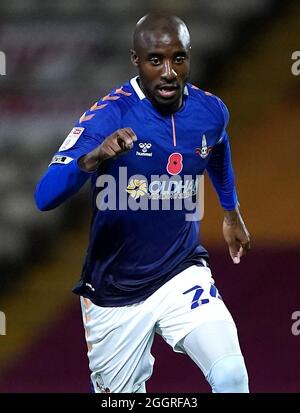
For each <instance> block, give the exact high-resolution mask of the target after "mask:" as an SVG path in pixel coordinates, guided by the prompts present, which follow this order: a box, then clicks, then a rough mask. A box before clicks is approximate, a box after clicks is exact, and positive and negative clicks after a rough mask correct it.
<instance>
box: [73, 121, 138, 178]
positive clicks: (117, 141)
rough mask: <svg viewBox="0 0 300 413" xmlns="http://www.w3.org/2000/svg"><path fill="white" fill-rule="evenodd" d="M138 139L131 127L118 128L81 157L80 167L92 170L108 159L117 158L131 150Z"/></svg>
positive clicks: (88, 170) (87, 170)
mask: <svg viewBox="0 0 300 413" xmlns="http://www.w3.org/2000/svg"><path fill="white" fill-rule="evenodd" d="M136 141H137V137H136V135H135V133H134V132H133V130H132V129H131V128H123V129H118V130H116V131H115V132H114V133H112V134H111V135H110V136H108V137H107V138H105V140H104V141H103V142H102V143H101V145H99V146H98V147H97V148H96V149H94V150H93V151H92V152H90V153H88V154H87V155H85V156H83V157H82V158H80V159H79V161H78V165H79V167H80V169H82V170H84V171H86V172H92V171H94V170H96V169H97V168H98V167H99V165H100V164H101V163H102V162H103V161H105V160H106V159H110V158H113V159H116V158H117V157H118V156H120V155H122V154H124V153H127V152H128V151H130V149H132V148H133V144H134V142H136Z"/></svg>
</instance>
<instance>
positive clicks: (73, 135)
mask: <svg viewBox="0 0 300 413" xmlns="http://www.w3.org/2000/svg"><path fill="white" fill-rule="evenodd" d="M84 129H85V128H73V129H72V130H71V132H70V133H69V135H68V136H67V137H66V139H65V140H64V142H63V143H62V145H61V147H60V148H59V150H58V151H59V152H61V151H66V150H67V149H70V148H72V147H73V146H74V145H75V143H76V142H77V141H78V139H79V138H80V136H81V135H82V133H83V131H84Z"/></svg>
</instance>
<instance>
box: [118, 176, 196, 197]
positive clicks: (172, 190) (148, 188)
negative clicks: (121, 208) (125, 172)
mask: <svg viewBox="0 0 300 413" xmlns="http://www.w3.org/2000/svg"><path fill="white" fill-rule="evenodd" d="M197 189H198V179H197V178H196V179H193V178H190V179H185V180H182V179H181V178H180V179H176V180H175V179H172V178H171V179H169V178H168V177H166V176H165V177H164V176H162V179H161V180H153V181H151V182H150V184H149V185H148V182H147V180H146V179H131V180H130V182H129V185H128V186H127V188H126V192H128V193H129V195H130V196H131V197H132V198H133V199H138V198H140V197H143V196H147V197H148V198H149V199H184V198H189V197H191V196H194V195H196V194H197Z"/></svg>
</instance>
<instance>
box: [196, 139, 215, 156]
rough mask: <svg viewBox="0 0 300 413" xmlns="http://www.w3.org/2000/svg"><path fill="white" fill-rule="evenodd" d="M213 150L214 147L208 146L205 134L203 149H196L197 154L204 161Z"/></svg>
mask: <svg viewBox="0 0 300 413" xmlns="http://www.w3.org/2000/svg"><path fill="white" fill-rule="evenodd" d="M211 150H212V146H207V143H206V137H205V135H204V134H203V136H202V142H201V148H196V149H195V152H196V153H197V154H198V155H199V156H201V158H202V159H205V158H206V157H207V156H208V155H209V152H210V151H211Z"/></svg>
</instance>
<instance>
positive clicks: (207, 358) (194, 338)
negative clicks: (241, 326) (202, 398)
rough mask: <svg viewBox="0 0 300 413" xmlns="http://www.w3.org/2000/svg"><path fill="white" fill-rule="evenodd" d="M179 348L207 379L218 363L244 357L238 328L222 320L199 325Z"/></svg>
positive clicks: (180, 342)
mask: <svg viewBox="0 0 300 413" xmlns="http://www.w3.org/2000/svg"><path fill="white" fill-rule="evenodd" d="M177 346H178V347H179V348H180V350H181V351H183V352H184V353H186V354H187V355H188V356H189V357H190V358H191V359H192V360H193V361H194V362H195V363H196V364H197V366H198V367H200V369H201V370H202V372H203V374H204V375H205V377H207V376H208V374H209V372H210V371H211V369H212V367H213V366H214V365H215V364H216V363H217V362H218V361H220V360H222V359H225V358H233V357H239V356H242V353H241V349H240V345H239V340H238V335H237V329H236V326H235V325H234V324H233V323H232V322H228V321H222V320H218V321H208V322H206V323H203V324H201V325H199V326H198V327H196V328H195V329H194V330H192V331H191V332H190V333H189V334H188V335H187V336H186V337H184V338H183V339H182V340H180V341H179V343H178V344H177Z"/></svg>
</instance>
